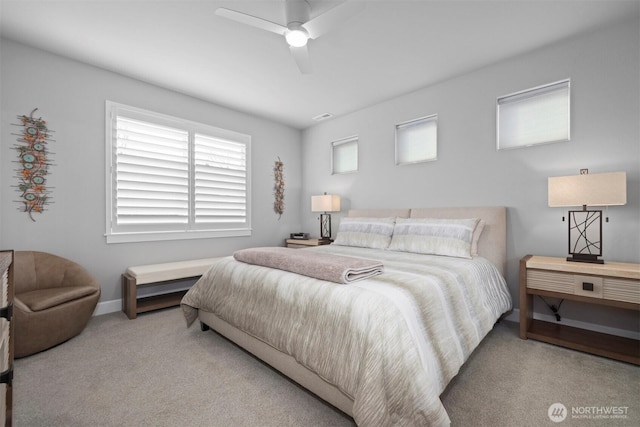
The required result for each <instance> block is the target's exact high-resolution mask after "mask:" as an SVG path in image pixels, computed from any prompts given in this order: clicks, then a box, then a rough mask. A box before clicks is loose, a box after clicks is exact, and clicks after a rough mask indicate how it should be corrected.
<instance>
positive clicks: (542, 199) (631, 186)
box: [302, 20, 640, 331]
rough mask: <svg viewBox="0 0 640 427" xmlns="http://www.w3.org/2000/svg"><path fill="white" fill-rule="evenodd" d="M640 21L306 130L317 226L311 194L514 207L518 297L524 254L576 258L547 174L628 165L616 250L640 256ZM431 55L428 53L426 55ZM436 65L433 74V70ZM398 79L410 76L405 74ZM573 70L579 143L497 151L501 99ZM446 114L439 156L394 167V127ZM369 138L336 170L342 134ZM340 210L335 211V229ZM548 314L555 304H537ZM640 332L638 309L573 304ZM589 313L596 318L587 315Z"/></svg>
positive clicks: (366, 203) (512, 249)
mask: <svg viewBox="0 0 640 427" xmlns="http://www.w3.org/2000/svg"><path fill="white" fill-rule="evenodd" d="M638 33H639V23H638V21H637V20H633V21H628V22H626V23H624V24H623V25H618V26H616V27H610V28H606V29H602V30H600V31H598V32H595V33H591V34H587V35H584V36H581V37H577V38H573V39H570V40H567V41H565V42H562V43H558V44H554V45H552V46H549V47H546V48H543V49H540V50H536V51H533V52H530V53H526V54H522V55H520V56H518V57H515V58H512V59H510V60H507V61H503V62H500V63H497V64H494V65H492V66H489V67H486V68H483V69H480V70H477V71H475V72H472V73H469V74H466V75H462V76H458V77H455V78H452V79H450V80H447V81H443V82H441V83H439V84H436V85H433V86H431V87H427V88H424V89H422V90H418V91H415V92H413V93H410V94H407V95H404V96H400V97H398V98H395V99H392V100H389V101H387V102H383V103H380V104H377V105H374V106H371V107H369V108H366V109H363V110H361V111H357V112H355V113H352V114H350V115H348V116H344V117H340V118H336V119H333V120H331V121H327V122H323V123H321V124H318V125H316V126H314V127H312V128H309V129H307V130H306V131H305V132H304V133H303V150H302V163H303V164H304V165H305V167H304V170H303V192H302V212H303V214H302V217H303V223H304V227H305V229H306V230H315V229H316V228H317V219H316V217H315V216H314V215H313V214H311V213H310V196H312V195H314V194H322V192H324V191H326V192H328V193H335V194H339V195H340V196H341V197H342V200H343V203H344V207H343V212H342V213H341V214H340V215H344V213H345V212H344V211H346V210H347V209H349V208H358V209H361V208H382V207H431V206H434V207H436V206H440V207H444V206H471V205H504V206H507V207H508V242H507V256H508V264H507V268H508V272H507V281H508V283H509V286H510V289H511V294H512V296H513V299H514V303H515V305H516V306H517V304H518V294H519V292H518V276H517V270H518V260H519V259H520V258H521V257H522V256H524V255H526V254H538V255H548V256H565V255H566V248H567V223H566V222H562V220H561V218H562V216H563V215H564V213H565V211H564V210H563V209H557V208H555V209H552V208H549V207H547V177H549V176H560V175H573V174H577V173H578V172H579V169H581V168H588V169H589V171H590V172H591V173H598V172H612V171H626V172H627V191H628V200H627V205H626V206H623V207H611V208H609V210H608V215H609V216H610V222H609V223H604V225H603V234H604V241H603V250H604V257H605V259H608V260H616V261H627V262H640V185H639V181H640V131H639V117H640V109H639V100H640V88H639V81H638V76H639V75H640V58H639V52H640V42H639V37H638ZM425 54H426V53H425ZM425 72H428V70H425ZM397 78H402V74H401V71H400V70H399V73H398V76H397ZM565 78H571V88H572V89H571V91H572V92H571V96H572V99H571V104H572V105H571V108H572V110H571V141H570V142H564V143H555V144H547V145H542V146H536V147H530V148H521V149H513V150H501V151H496V149H495V145H496V144H495V133H496V132H495V102H496V97H498V96H501V95H506V94H509V93H512V92H515V91H519V90H522V89H527V88H530V87H534V86H538V85H541V84H545V83H551V82H555V81H558V80H562V79H565ZM435 113H437V114H438V160H437V161H434V162H429V163H422V164H415V165H408V166H395V165H394V125H395V124H396V123H400V122H403V121H406V120H409V119H413V118H417V117H421V116H426V115H430V114H435ZM354 134H357V135H359V137H360V142H359V171H358V172H357V173H353V174H346V175H334V176H332V175H331V173H330V171H331V156H330V142H331V141H333V140H336V139H340V138H342V137H346V136H350V135H354ZM340 215H334V227H333V228H334V232H335V230H336V229H337V223H338V221H339V218H340ZM536 310H537V311H542V312H544V310H545V309H544V307H543V308H539V307H536ZM593 311H599V312H600V313H599V315H598V316H597V317H600V320H603V321H606V322H608V323H609V324H610V325H611V326H612V327H619V328H623V329H632V330H636V331H637V330H638V315H637V313H633V312H631V311H625V310H617V311H615V314H611V315H610V313H609V312H608V310H607V309H594V307H590V306H589V307H586V308H585V306H584V305H582V306H580V305H575V304H571V303H565V304H564V305H563V310H562V313H563V314H564V315H565V316H567V317H568V318H575V319H577V320H584V321H592V320H593V319H594V318H593V317H591V316H592V312H593ZM587 313H588V316H587Z"/></svg>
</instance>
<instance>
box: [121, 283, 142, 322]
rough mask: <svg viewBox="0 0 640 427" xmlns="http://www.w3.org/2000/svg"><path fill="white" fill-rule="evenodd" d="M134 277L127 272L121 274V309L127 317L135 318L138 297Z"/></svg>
mask: <svg viewBox="0 0 640 427" xmlns="http://www.w3.org/2000/svg"><path fill="white" fill-rule="evenodd" d="M136 286H137V283H136V279H135V278H134V277H131V276H129V275H128V274H126V273H125V274H123V275H122V311H124V313H125V314H126V315H127V317H128V318H129V319H135V318H136V316H137V307H136V302H137V301H136V300H137V297H138V292H137V291H138V288H137V287H136Z"/></svg>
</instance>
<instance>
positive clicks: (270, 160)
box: [0, 40, 301, 310]
mask: <svg viewBox="0 0 640 427" xmlns="http://www.w3.org/2000/svg"><path fill="white" fill-rule="evenodd" d="M0 48H1V56H2V63H1V69H0V73H1V74H0V79H1V86H0V90H1V98H2V100H1V103H2V117H1V121H0V123H1V125H2V128H1V134H0V135H1V140H2V146H1V148H0V200H1V202H0V203H1V205H0V206H1V207H0V219H1V225H0V248H3V249H16V250H39V251H46V252H52V253H55V254H58V255H61V256H64V257H67V258H70V259H72V260H75V261H77V262H79V263H80V264H82V265H83V266H84V267H86V268H87V269H88V270H89V272H90V273H92V274H93V275H94V276H95V277H96V278H97V279H98V280H99V282H100V284H101V285H102V298H101V301H103V302H104V301H114V300H119V299H120V298H121V292H120V275H121V274H122V273H123V272H124V271H125V269H126V268H127V266H130V265H139V264H148V263H156V262H164V261H172V260H182V259H196V258H206V257H213V256H218V255H228V254H231V253H232V252H233V251H234V250H235V249H238V248H243V247H247V246H265V245H280V244H282V241H283V238H284V237H285V236H287V235H288V233H290V232H293V231H297V230H299V229H300V204H301V202H300V193H301V184H300V182H301V166H300V156H301V148H300V139H301V133H300V131H299V130H296V129H293V128H290V127H287V126H284V125H280V124H277V123H274V122H272V121H269V120H265V119H261V118H258V117H255V116H251V115H248V114H244V113H240V112H237V111H233V110H229V109H227V108H223V107H220V106H217V105H213V104H211V103H207V102H203V101H200V100H198V99H195V98H191V97H188V96H185V95H181V94H179V93H176V92H172V91H169V90H165V89H161V88H159V87H156V86H153V85H149V84H146V83H143V82H140V81H137V80H134V79H130V78H127V77H124V76H121V75H118V74H115V73H112V72H108V71H105V70H101V69H98V68H95V67H91V66H88V65H85V64H82V63H79V62H75V61H71V60H68V59H65V58H62V57H60V56H56V55H52V54H49V53H46V52H44V51H41V50H37V49H33V48H30V47H27V46H24V45H21V44H17V43H14V42H12V41H8V40H2V41H1V45H0ZM211 78H212V79H215V76H212V77H211ZM238 96H242V94H241V93H240V94H238ZM107 99H108V100H111V101H115V102H120V103H123V104H128V105H132V106H135V107H140V108H145V109H149V110H152V111H156V112H160V113H164V114H169V115H173V116H177V117H182V118H186V119H189V120H193V121H197V122H201V123H206V124H209V125H213V126H217V127H221V128H226V129H231V130H235V131H238V132H242V133H246V134H249V135H251V136H252V162H253V169H252V187H253V188H252V192H253V193H252V209H253V215H252V224H253V233H252V236H251V237H247V238H221V239H198V240H178V241H164V242H147V243H127V244H125V243H121V244H110V245H107V244H106V243H105V238H104V232H105V135H104V129H105V100H107ZM36 107H37V108H38V111H37V112H36V114H35V115H36V117H40V116H41V117H42V118H43V119H44V120H46V121H47V123H48V126H49V128H50V129H52V130H53V131H55V133H54V134H53V139H54V140H55V142H52V143H51V144H50V147H49V149H50V151H51V152H52V153H54V154H53V155H52V156H51V157H52V160H53V162H54V163H55V165H53V166H51V167H50V175H49V181H48V184H49V185H50V186H51V187H54V189H53V193H52V196H53V199H52V200H53V204H51V205H49V206H48V210H47V211H46V212H44V213H43V214H35V219H36V222H32V221H31V220H30V219H29V217H28V216H27V214H26V213H24V212H20V211H19V208H20V205H19V204H18V203H16V202H14V201H15V200H18V193H17V191H16V189H15V188H14V187H12V186H13V185H16V178H14V175H15V173H16V172H15V169H16V168H17V167H18V164H17V163H14V162H16V161H17V156H16V150H15V149H14V148H13V147H14V145H15V144H16V143H17V142H16V138H17V136H16V135H14V134H13V133H14V132H16V131H17V130H19V129H18V128H16V127H15V126H13V125H12V124H13V123H17V118H16V116H18V115H22V114H26V115H28V114H29V113H30V112H31V110H33V109H34V108H36ZM278 156H279V157H280V158H281V159H282V161H283V162H284V167H285V178H286V188H285V202H286V208H285V213H284V215H283V216H282V218H281V219H278V216H277V215H276V214H275V213H274V212H273V171H272V169H273V166H274V162H275V160H276V158H277V157H278ZM113 306H115V307H116V310H117V304H113ZM113 306H111V309H113Z"/></svg>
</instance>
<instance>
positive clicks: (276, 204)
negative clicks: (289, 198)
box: [273, 157, 284, 219]
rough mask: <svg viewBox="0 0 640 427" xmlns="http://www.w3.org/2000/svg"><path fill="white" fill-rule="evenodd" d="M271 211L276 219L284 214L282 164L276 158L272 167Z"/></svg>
mask: <svg viewBox="0 0 640 427" xmlns="http://www.w3.org/2000/svg"><path fill="white" fill-rule="evenodd" d="M273 178H274V183H273V195H274V201H273V210H274V211H275V213H277V214H278V219H280V217H281V216H282V214H283V213H284V164H283V163H282V161H281V160H280V157H278V160H276V163H275V166H274V167H273Z"/></svg>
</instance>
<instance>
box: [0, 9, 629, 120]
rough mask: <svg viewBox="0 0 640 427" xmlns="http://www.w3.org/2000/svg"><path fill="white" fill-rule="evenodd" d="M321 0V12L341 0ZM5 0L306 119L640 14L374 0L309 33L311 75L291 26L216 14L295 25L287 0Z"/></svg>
mask: <svg viewBox="0 0 640 427" xmlns="http://www.w3.org/2000/svg"><path fill="white" fill-rule="evenodd" d="M352 1H361V0H352ZM310 3H311V6H312V11H311V16H312V17H313V16H316V15H317V14H319V13H321V12H323V11H326V10H328V9H330V8H331V7H334V6H335V5H338V4H340V3H341V2H340V1H327V0H310ZM0 7H1V8H0V24H1V25H0V34H1V35H2V36H3V37H6V38H8V39H12V40H16V41H19V42H22V43H25V44H27V45H31V46H35V47H38V48H42V49H45V50H48V51H51V52H54V53H57V54H60V55H63V56H66V57H69V58H73V59H76V60H79V61H83V62H86V63H89V64H92V65H95V66H98V67H102V68H105V69H108V70H111V71H115V72H118V73H121V74H124V75H127V76H131V77H134V78H137V79H140V80H144V81H147V82H150V83H154V84H156V85H159V86H162V87H165V88H169V89H172V90H176V91H179V92H182V93H185V94H188V95H191V96H194V97H197V98H200V99H203V100H206V101H210V102H213V103H216V104H219V105H224V106H227V107H230V108H234V109H237V110H241V111H246V112H249V113H253V114H256V115H259V116H263V117H266V118H269V119H272V120H275V121H278V122H282V123H285V124H288V125H290V126H293V127H296V128H301V129H302V128H306V127H308V126H311V125H313V124H315V123H316V122H314V121H313V120H312V117H314V116H317V115H319V114H322V113H325V112H329V113H332V114H334V115H336V116H337V115H342V114H346V113H349V112H352V111H355V110H358V109H360V108H363V107H366V106H369V105H372V104H374V103H376V102H379V101H382V100H385V99H389V98H392V97H395V96H398V95H401V94H404V93H407V92H411V91H413V90H416V89H418V88H421V87H425V86H428V85H430V84H433V83H436V82H439V81H442V80H444V79H447V78H450V77H453V76H456V75H460V74H463V73H465V72H469V71H472V70H474V69H477V68H480V67H483V66H485V65H488V64H491V63H494V62H496V61H499V60H501V59H504V58H507V57H510V56H513V55H516V54H518V53H522V52H527V51H530V50H532V49H536V48H538V47H541V46H544V45H548V44H551V43H554V42H556V41H558V40H560V39H563V38H567V37H571V36H573V35H576V34H579V33H583V32H587V31H591V30H593V29H595V28H598V27H601V26H604V25H609V24H612V23H615V22H618V21H621V20H623V19H625V18H630V17H631V16H635V17H636V18H637V17H639V16H640V1H638V0H630V1H620V0H555V1H549V0H501V1H498V0H494V1H490V0H469V1H460V0H413V1H400V0H371V1H367V2H366V8H365V9H364V10H363V11H362V12H361V13H359V14H358V15H356V16H355V17H353V18H352V19H351V20H349V21H348V22H347V23H346V24H345V25H344V26H342V27H340V28H337V29H334V30H332V31H331V32H329V33H327V34H324V35H323V36H322V37H320V38H318V39H316V40H310V41H309V51H310V55H311V61H312V64H313V74H308V75H304V74H301V73H300V72H299V71H298V68H297V67H296V64H295V62H294V61H293V59H292V58H291V56H290V53H289V50H288V46H287V45H286V43H285V41H284V39H283V37H282V36H279V35H277V34H272V33H268V32H265V31H261V30H259V29H254V28H252V27H248V26H246V25H242V24H240V23H237V22H234V21H230V20H227V19H224V18H222V17H219V16H217V15H215V13H214V11H215V10H216V8H218V7H226V8H229V9H235V10H237V11H241V12H245V13H249V14H251V15H254V16H259V17H261V18H265V19H268V20H271V21H274V22H278V23H281V24H283V25H286V22H285V17H284V2H283V1H282V0H280V1H277V0H258V1H248V0H235V1H208V0H198V1H196V0H181V1H169V0H162V1H151V0H128V1H123V0H111V1H104V0H102V1H101V0H73V1H55V0H40V1H37V0H0ZM612 48H615V47H613V46H612Z"/></svg>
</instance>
